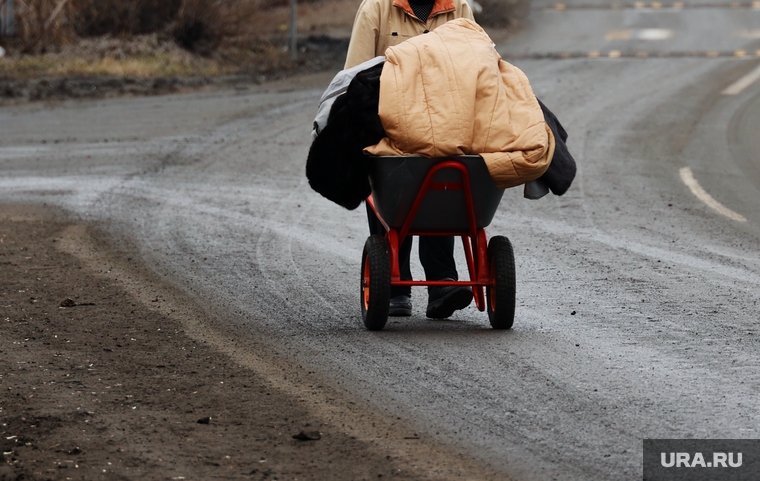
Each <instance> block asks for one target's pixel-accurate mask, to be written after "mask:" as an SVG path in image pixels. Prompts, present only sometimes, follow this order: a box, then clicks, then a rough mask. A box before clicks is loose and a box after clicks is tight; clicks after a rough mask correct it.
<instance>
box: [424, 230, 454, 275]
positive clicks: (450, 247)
mask: <svg viewBox="0 0 760 481" xmlns="http://www.w3.org/2000/svg"><path fill="white" fill-rule="evenodd" d="M419 251H420V262H421V263H422V267H423V268H424V269H425V278H426V279H427V280H429V281H438V280H441V279H454V280H457V279H459V276H458V275H457V265H456V261H454V237H440V236H420V247H419Z"/></svg>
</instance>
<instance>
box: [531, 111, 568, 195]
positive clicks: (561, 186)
mask: <svg viewBox="0 0 760 481" xmlns="http://www.w3.org/2000/svg"><path fill="white" fill-rule="evenodd" d="M538 104H539V105H540V106H541V110H542V111H543V112H544V120H546V124H547V125H548V126H549V128H550V129H551V130H552V133H553V134H554V140H555V148H554V157H552V162H551V164H549V168H548V169H547V170H546V172H545V173H544V175H542V176H541V177H539V180H541V181H542V182H544V183H545V184H546V186H547V187H549V190H551V191H552V194H554V195H562V194H564V193H565V192H567V189H569V188H570V184H572V183H573V179H575V174H576V171H577V167H576V165H575V159H573V156H572V155H570V151H569V150H567V144H565V141H566V140H567V132H566V131H565V129H564V127H562V124H561V123H559V119H557V116H555V115H554V113H552V111H551V110H549V109H548V108H547V107H546V105H544V103H543V102H541V100H538Z"/></svg>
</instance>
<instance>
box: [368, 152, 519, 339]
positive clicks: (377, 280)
mask: <svg viewBox="0 0 760 481" xmlns="http://www.w3.org/2000/svg"><path fill="white" fill-rule="evenodd" d="M369 179H370V185H371V186H372V194H370V196H369V197H367V203H368V205H369V206H370V207H371V208H372V210H373V211H374V212H375V214H376V215H377V218H378V219H379V220H380V222H381V223H382V225H383V226H384V227H385V230H386V233H385V236H382V235H372V236H370V237H369V238H368V239H367V242H366V243H365V245H364V252H363V253H362V275H361V309H362V318H363V320H364V325H365V326H366V327H367V329H369V330H373V331H375V330H381V329H382V328H383V327H385V324H386V323H387V321H388V312H389V306H390V293H391V286H469V287H471V288H472V293H473V298H474V300H475V305H476V306H477V308H478V309H479V310H480V311H484V310H486V308H487V309H488V319H489V321H490V323H491V326H492V327H493V328H494V329H509V328H510V327H512V324H513V322H514V316H515V261H514V254H513V251H512V244H511V243H510V242H509V239H507V238H506V237H504V236H494V237H492V238H491V240H490V241H488V239H487V237H486V232H485V227H487V226H488V225H489V224H490V223H491V220H493V216H494V214H495V213H496V209H497V208H498V207H499V202H500V201H501V198H502V196H503V195H504V190H502V189H498V188H497V187H496V184H495V183H494V181H493V179H492V178H491V176H490V174H489V173H488V169H487V168H486V165H485V162H484V161H483V159H482V157H480V156H478V155H462V156H454V157H442V158H428V157H419V156H403V157H402V156H398V157H397V156H377V157H369ZM410 235H423V236H460V237H461V239H462V244H463V246H464V252H465V258H466V259H467V270H468V272H469V277H470V278H469V280H466V281H453V280H443V281H441V280H438V281H422V280H402V279H401V273H400V268H399V260H398V252H399V246H400V245H401V243H402V242H403V241H404V239H405V238H406V236H410ZM484 289H485V294H484Z"/></svg>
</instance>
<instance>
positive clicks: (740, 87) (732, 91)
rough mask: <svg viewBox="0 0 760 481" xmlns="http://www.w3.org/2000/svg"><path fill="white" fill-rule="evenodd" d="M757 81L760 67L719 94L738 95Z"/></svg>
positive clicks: (759, 76)
mask: <svg viewBox="0 0 760 481" xmlns="http://www.w3.org/2000/svg"><path fill="white" fill-rule="evenodd" d="M758 79H760V65H758V66H757V68H755V70H753V71H751V72H750V73H748V74H747V75H745V76H744V77H742V78H740V79H739V80H737V81H736V82H734V83H732V84H731V85H729V86H728V87H726V88H725V89H724V90H723V92H721V93H722V94H723V95H738V94H740V93H741V92H742V91H744V89H746V88H747V87H749V86H750V85H752V84H753V83H755V82H757V81H758Z"/></svg>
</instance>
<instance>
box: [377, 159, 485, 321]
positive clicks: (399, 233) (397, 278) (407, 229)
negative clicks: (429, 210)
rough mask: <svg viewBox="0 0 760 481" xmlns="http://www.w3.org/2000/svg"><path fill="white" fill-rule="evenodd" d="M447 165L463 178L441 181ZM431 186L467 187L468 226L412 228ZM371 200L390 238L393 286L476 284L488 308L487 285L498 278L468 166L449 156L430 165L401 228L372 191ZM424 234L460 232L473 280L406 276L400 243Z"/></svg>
mask: <svg viewBox="0 0 760 481" xmlns="http://www.w3.org/2000/svg"><path fill="white" fill-rule="evenodd" d="M444 169H455V170H458V171H459V172H461V174H462V178H461V181H458V182H437V181H434V180H433V178H434V177H435V175H436V173H438V172H439V171H441V170H444ZM431 190H461V191H464V200H465V207H466V213H467V220H468V224H469V225H468V228H467V230H462V229H459V230H429V229H412V228H411V226H412V223H413V222H414V219H415V217H416V216H417V211H418V210H419V208H420V206H421V205H422V201H423V200H424V199H425V196H426V195H427V194H428V192H429V191H431ZM367 204H368V205H369V206H370V207H371V208H372V210H373V211H374V213H375V215H376V216H377V218H378V220H379V221H380V223H381V224H382V225H383V227H385V238H386V240H387V241H388V245H389V250H390V261H391V272H390V274H391V286H469V287H471V288H472V295H473V298H474V300H475V305H476V306H477V308H478V310H480V311H484V310H485V308H486V301H485V293H484V290H483V288H484V287H494V285H495V279H494V276H493V275H492V273H491V272H490V269H489V267H488V238H487V237H486V231H485V229H482V228H480V229H479V228H477V226H476V222H475V207H474V204H473V200H472V187H471V186H470V174H469V172H468V171H467V167H466V166H465V165H464V164H463V163H461V162H459V161H456V160H446V161H443V162H440V163H438V164H435V165H434V166H433V167H431V168H430V170H429V171H428V173H427V175H426V176H425V180H424V182H423V183H422V187H421V188H420V190H419V192H418V193H417V196H416V198H415V199H414V203H413V204H412V207H411V209H410V210H409V214H408V215H407V217H406V219H405V220H404V223H403V225H402V227H401V229H400V230H396V229H394V228H392V227H389V226H388V224H387V222H386V221H385V220H384V219H383V218H382V216H381V215H380V212H378V210H377V208H376V207H375V201H374V199H373V198H372V194H370V195H369V197H367ZM410 235H424V236H459V237H461V239H462V244H463V246H464V253H465V258H466V260H467V270H468V272H469V274H470V280H469V281H415V280H408V281H407V280H402V279H401V269H400V267H399V260H398V252H399V246H400V245H401V244H402V243H403V242H404V239H406V236H410Z"/></svg>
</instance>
